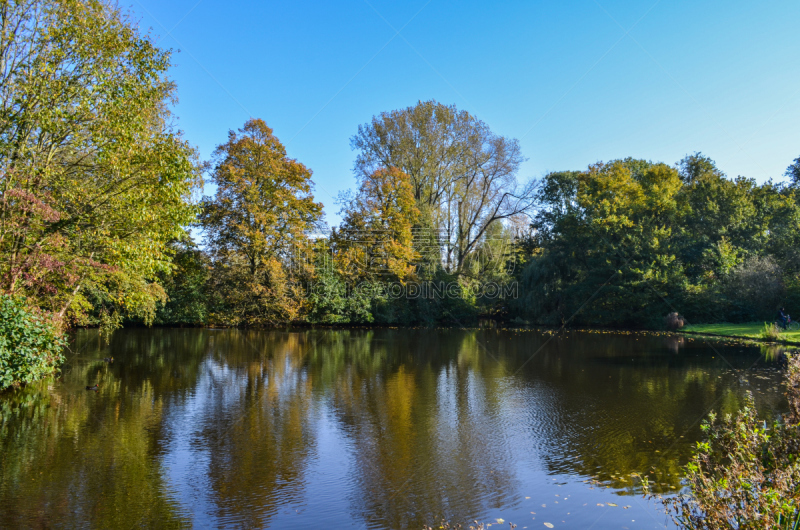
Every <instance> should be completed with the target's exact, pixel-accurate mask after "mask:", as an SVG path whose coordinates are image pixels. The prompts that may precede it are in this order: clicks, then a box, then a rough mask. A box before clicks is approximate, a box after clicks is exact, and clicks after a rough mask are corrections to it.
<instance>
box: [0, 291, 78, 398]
mask: <svg viewBox="0 0 800 530" xmlns="http://www.w3.org/2000/svg"><path fill="white" fill-rule="evenodd" d="M65 345H66V341H65V340H64V338H63V336H62V334H61V333H60V331H59V329H58V327H57V326H56V325H55V324H54V323H52V322H50V321H48V320H47V319H46V318H44V317H43V316H41V315H39V314H37V313H35V312H34V311H32V310H30V309H29V308H28V307H27V306H26V304H25V302H24V301H23V300H22V299H21V298H18V297H14V296H9V295H5V294H3V295H0V390H3V389H6V388H8V387H10V386H12V385H18V384H20V383H31V382H33V381H36V380H38V379H41V378H42V377H45V376H47V375H50V374H52V373H54V372H55V371H56V370H58V367H59V365H60V364H61V363H62V362H63V361H64V356H63V354H62V350H63V348H64V346H65Z"/></svg>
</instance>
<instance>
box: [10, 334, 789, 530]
mask: <svg viewBox="0 0 800 530" xmlns="http://www.w3.org/2000/svg"><path fill="white" fill-rule="evenodd" d="M72 349H73V352H72V353H71V354H70V356H69V361H68V363H67V366H66V367H65V370H64V374H63V376H62V377H61V378H59V379H58V380H50V381H46V382H42V383H41V384H36V385H31V386H29V387H27V388H25V389H20V390H14V391H10V392H6V393H4V394H0V413H1V414H2V420H1V421H0V455H1V456H0V526H2V527H9V528H14V527H26V528H45V527H47V528H50V527H64V528H72V527H93V528H154V527H161V528H170V527H175V528H182V527H197V528H267V527H271V528H317V527H326V528H350V527H353V528H364V527H369V528H421V527H422V525H423V524H425V523H433V522H435V521H438V520H440V519H441V518H442V517H445V518H447V519H450V520H453V521H459V522H463V521H472V520H474V519H478V520H481V521H486V522H491V523H494V527H495V528H508V526H507V522H514V523H516V524H517V525H518V528H520V529H521V528H526V527H527V528H545V526H544V525H543V523H544V522H549V523H551V524H552V525H553V526H554V528H564V529H567V528H576V529H582V528H589V527H591V528H594V529H605V528H615V529H616V528H621V529H624V528H628V529H633V528H664V527H665V525H668V520H667V517H666V516H665V514H664V513H663V511H662V510H660V509H659V507H658V506H656V505H655V504H654V503H652V502H650V501H648V500H646V499H643V498H642V496H641V489H640V481H639V479H638V476H639V475H647V476H648V477H649V479H650V482H651V483H653V484H654V485H655V488H656V490H657V491H660V492H664V493H669V492H674V491H675V490H676V489H677V488H679V487H680V466H682V465H683V464H685V463H686V460H687V458H688V456H689V454H690V451H691V447H692V445H693V444H694V442H695V441H696V440H697V439H699V437H700V421H701V420H702V419H703V417H704V416H705V415H706V414H707V413H708V412H709V411H711V410H716V411H721V412H732V411H735V410H737V409H738V408H739V407H740V406H741V404H742V401H743V397H744V393H745V391H747V390H751V391H752V392H753V393H754V394H755V396H756V399H757V404H758V406H759V409H760V410H761V411H762V413H763V414H765V415H771V414H774V413H776V412H779V411H780V410H782V408H783V407H784V403H783V399H782V397H781V390H780V388H779V382H780V380H781V378H780V372H779V363H778V362H776V361H770V360H767V358H765V357H764V356H763V355H762V352H760V351H759V349H758V348H756V347H753V346H742V345H739V344H735V343H728V342H725V341H716V342H705V341H703V340H691V339H685V338H682V337H675V336H669V335H645V334H615V333H596V332H595V333H592V332H570V333H563V334H548V333H542V332H538V331H511V330H408V329H397V330H392V329H389V330H295V331H241V330H209V329H204V330H200V329H130V330H123V331H120V332H117V333H116V334H115V335H114V336H113V338H112V340H111V342H110V344H106V343H104V342H103V341H102V340H100V338H99V337H98V336H97V334H96V332H94V331H81V332H79V333H78V334H77V336H76V337H75V340H74V342H73V344H72ZM110 356H113V357H114V362H113V363H106V362H104V361H103V358H104V357H110ZM95 383H98V384H99V385H100V390H99V391H97V392H93V391H87V390H85V387H86V386H87V385H93V384H95ZM609 503H612V504H611V505H610V504H609ZM614 504H616V506H613V505H614ZM497 519H503V520H505V521H506V523H502V524H500V523H497V522H496V521H497Z"/></svg>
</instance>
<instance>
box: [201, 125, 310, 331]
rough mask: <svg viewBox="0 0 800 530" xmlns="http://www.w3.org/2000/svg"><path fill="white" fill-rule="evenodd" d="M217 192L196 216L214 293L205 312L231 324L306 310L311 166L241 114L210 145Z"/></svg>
mask: <svg viewBox="0 0 800 530" xmlns="http://www.w3.org/2000/svg"><path fill="white" fill-rule="evenodd" d="M214 157H215V159H216V164H215V167H214V170H213V173H212V177H211V180H212V182H213V183H214V184H216V186H217V192H216V195H215V196H214V197H213V198H211V197H205V198H204V199H203V204H202V206H203V208H202V213H201V215H200V223H201V224H202V227H203V229H204V230H205V234H206V238H207V242H208V247H209V250H210V254H211V259H212V263H213V273H212V276H211V289H212V290H213V292H215V293H216V295H217V296H218V298H219V302H220V304H219V305H218V306H217V307H216V311H215V313H214V314H213V315H212V316H211V319H212V320H213V321H215V322H219V323H224V324H231V325H238V324H251V325H253V324H276V323H280V322H292V321H295V320H297V319H299V318H300V316H301V315H302V314H303V313H304V311H305V309H306V308H305V307H304V306H305V299H304V296H303V286H302V285H301V284H302V282H307V281H308V280H309V278H310V276H311V274H312V266H311V265H312V264H311V263H310V262H308V261H305V260H304V257H305V256H306V253H307V251H308V249H309V247H310V242H309V239H308V236H307V232H308V231H310V230H311V229H313V228H316V227H317V226H318V225H319V221H320V218H321V216H322V205H321V204H320V203H316V202H314V197H313V195H312V186H313V183H312V181H311V171H310V170H309V169H308V168H306V167H305V166H304V165H303V164H300V163H299V162H297V161H296V160H293V159H290V158H288V157H287V155H286V150H285V148H284V147H283V145H282V144H281V143H280V141H279V140H278V138H277V137H275V136H274V135H273V134H272V129H270V128H269V127H268V126H267V124H266V123H264V121H262V120H258V119H251V120H249V121H247V122H246V123H245V125H244V127H243V128H241V129H239V131H238V132H235V131H230V132H229V133H228V141H227V143H225V144H222V145H220V146H218V147H217V149H216V151H215V152H214Z"/></svg>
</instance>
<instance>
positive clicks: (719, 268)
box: [0, 0, 800, 358]
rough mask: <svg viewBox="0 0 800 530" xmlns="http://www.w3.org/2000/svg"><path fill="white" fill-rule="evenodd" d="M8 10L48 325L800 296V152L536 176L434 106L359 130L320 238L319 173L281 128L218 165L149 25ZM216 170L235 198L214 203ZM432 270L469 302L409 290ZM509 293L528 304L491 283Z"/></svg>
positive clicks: (320, 318)
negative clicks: (749, 174)
mask: <svg viewBox="0 0 800 530" xmlns="http://www.w3.org/2000/svg"><path fill="white" fill-rule="evenodd" d="M0 19H1V20H2V27H3V28H5V29H4V30H3V31H2V32H0V64H2V68H0V175H2V177H1V178H2V182H0V257H1V258H2V259H0V296H2V297H4V298H13V299H14V300H15V302H14V304H17V305H19V304H22V305H21V306H20V307H21V308H23V309H25V310H22V309H20V310H19V311H17V310H16V309H15V310H14V311H15V313H14V314H19V315H23V314H24V315H31V314H33V315H35V316H34V317H33V318H34V319H38V320H37V321H38V322H39V324H42V325H45V327H47V326H48V325H49V326H51V327H52V328H53V329H56V330H60V331H61V332H63V331H64V330H65V329H68V328H70V327H74V326H99V327H101V328H102V329H103V330H104V332H110V331H112V330H113V329H115V328H118V327H120V326H121V325H123V323H125V322H140V323H144V324H147V325H149V324H152V323H158V324H165V325H170V324H179V325H186V324H191V325H207V324H220V325H230V326H265V325H275V324H285V323H298V322H309V323H324V324H347V323H353V324H363V323H376V324H377V323H381V324H405V325H440V324H455V325H462V326H463V325H469V324H471V323H474V322H475V321H476V320H477V319H478V318H480V317H491V318H498V319H505V320H515V321H517V322H528V323H532V324H543V325H594V326H626V327H630V326H636V327H657V326H660V325H661V322H660V321H661V319H662V318H663V316H664V315H665V314H667V313H669V312H673V311H677V312H680V313H682V314H683V315H684V316H685V317H686V318H687V319H689V320H690V321H694V322H699V321H703V322H709V321H717V320H733V321H742V320H753V319H761V318H772V314H773V313H774V311H775V310H776V309H777V307H778V306H779V305H780V304H785V305H787V306H789V307H794V306H797V305H798V304H800V295H799V294H798V291H799V289H800V287H798V273H799V272H800V271H799V270H798V265H797V262H798V260H797V258H798V251H797V248H798V243H800V241H798V235H797V234H798V233H799V231H798V228H800V213H799V211H798V205H797V193H798V189H800V158H798V159H796V160H795V161H794V163H793V164H792V165H791V166H789V168H788V169H787V172H786V176H788V177H789V178H790V180H789V182H788V183H786V184H778V183H774V182H772V181H770V182H767V183H763V184H758V183H756V182H755V181H754V180H752V179H747V178H744V177H737V178H735V179H729V178H727V177H726V176H725V175H724V174H723V173H722V172H721V171H720V170H719V169H718V168H717V167H716V166H715V164H714V162H713V161H712V160H711V159H709V158H707V157H705V156H703V155H702V154H700V153H695V154H693V155H689V156H687V157H686V158H684V159H683V160H682V161H680V162H679V163H678V164H676V165H675V166H670V165H667V164H664V163H654V162H650V161H645V160H636V159H632V158H627V159H623V160H613V161H609V162H606V163H602V162H599V163H597V164H593V165H591V166H589V167H588V168H587V169H586V170H584V171H559V172H553V173H550V174H548V175H546V176H545V177H543V178H542V179H540V180H530V181H527V182H520V181H519V179H518V173H519V168H520V164H521V163H522V162H523V161H524V158H523V155H522V153H521V150H520V146H519V142H518V141H517V140H516V139H513V138H507V137H504V136H501V135H498V134H496V133H494V132H493V131H492V130H491V129H490V128H489V126H488V125H487V124H485V123H484V122H482V121H481V120H479V119H478V118H476V117H475V116H473V115H471V114H470V113H468V112H466V111H464V110H459V109H457V108H456V107H455V106H454V105H444V104H441V103H438V102H436V101H420V102H418V103H417V104H416V105H413V106H410V107H407V108H403V109H398V110H393V111H388V112H383V113H381V114H379V115H377V116H374V117H373V118H372V120H371V121H370V122H368V123H365V124H363V125H361V126H359V127H358V130H357V131H356V133H355V134H354V136H353V137H352V138H351V147H352V149H353V150H354V151H355V152H356V157H355V164H354V172H355V175H356V178H357V182H358V186H357V189H356V190H353V191H351V192H348V193H344V194H342V195H340V197H339V200H338V202H339V204H340V206H341V212H340V214H341V217H342V222H341V224H340V226H338V227H334V228H333V229H332V230H331V231H330V233H329V234H328V235H327V236H325V237H312V236H311V235H310V233H311V232H314V231H317V232H318V231H319V230H320V229H321V228H323V227H324V226H325V224H324V214H323V210H322V204H321V203H319V202H317V201H315V199H314V195H313V181H312V172H311V170H310V169H309V168H307V167H306V166H304V165H303V164H302V163H300V162H299V161H297V160H294V159H292V158H290V157H289V155H288V154H287V153H286V149H285V148H284V146H283V144H282V143H281V142H280V141H279V139H278V138H277V137H276V136H275V135H274V133H273V131H272V129H270V128H269V127H268V126H267V124H266V123H265V122H264V121H263V120H259V119H250V120H248V121H247V122H246V123H245V124H244V126H243V127H242V128H241V129H239V130H237V131H230V132H229V133H228V138H227V141H225V142H224V143H222V144H220V145H219V147H218V148H217V149H216V150H215V152H214V153H213V156H212V160H211V161H210V162H205V163H204V162H201V161H200V160H199V157H198V155H197V152H196V150H195V149H194V148H193V147H192V146H191V145H190V144H189V143H188V142H187V141H186V140H185V139H184V137H183V133H182V132H181V131H180V130H179V129H177V127H176V126H175V119H174V116H173V115H172V113H171V110H170V108H171V105H172V103H173V102H174V101H175V99H176V97H177V92H176V87H175V84H174V83H173V82H172V81H171V80H170V79H169V78H168V76H167V72H168V69H169V67H170V66H171V64H172V63H171V53H172V51H171V50H163V49H160V48H158V47H157V46H156V45H155V43H154V40H153V39H152V38H151V37H150V36H149V35H144V34H141V33H140V32H139V30H138V29H137V27H136V24H135V23H134V22H133V21H132V20H131V19H130V17H129V15H126V14H124V13H122V12H121V11H120V10H119V9H118V8H117V7H115V6H113V5H111V4H110V3H108V2H105V1H103V0H63V1H54V0H20V1H16V2H0ZM206 171H207V172H208V177H209V179H210V180H211V182H213V183H214V184H215V185H216V188H217V191H216V193H215V195H214V196H213V197H203V198H202V200H200V201H199V202H197V201H194V200H193V199H192V197H193V195H195V194H196V193H197V192H198V191H199V190H200V189H201V188H202V184H203V173H204V172H206ZM190 227H201V228H202V230H203V233H204V235H205V241H204V245H203V247H202V248H200V247H198V246H197V245H196V244H195V243H194V242H193V241H192V240H191V238H190V237H189V228H190ZM426 282H427V283H432V284H435V285H437V286H438V285H443V284H446V285H447V296H444V297H418V298H413V297H396V296H390V294H391V293H388V292H387V286H391V285H400V286H406V285H410V284H420V283H426ZM487 284H496V285H509V284H514V285H518V286H519V289H518V290H516V291H513V292H515V293H516V294H517V295H518V296H517V297H516V298H514V297H502V296H501V297H480V296H477V295H476V294H475V293H479V292H481V289H480V287H481V286H483V285H487ZM354 286H358V289H353V287H354ZM502 292H504V291H502ZM17 305H15V306H14V307H17ZM9 307H11V306H9ZM25 318H29V317H25ZM20 319H22V320H24V319H23V317H20ZM22 320H20V322H17V323H16V324H15V325H19V326H22V327H24V325H25V324H24V322H22ZM37 325H38V324H37ZM10 329H11V328H8V329H7V330H6V331H4V332H3V333H5V334H9V333H12V332H11V331H8V330H10ZM14 329H17V328H14ZM20 329H22V328H20ZM43 329H44V328H43ZM51 331H52V330H51ZM14 333H16V332H14ZM9 336H10V335H9ZM18 346H19V345H16V346H13V345H12V346H7V347H5V346H4V348H5V349H4V350H3V352H4V353H2V354H0V357H2V358H6V357H9V356H12V355H13V351H14V349H15V348H17V349H18ZM8 352H11V353H8ZM9 358H10V357H9Z"/></svg>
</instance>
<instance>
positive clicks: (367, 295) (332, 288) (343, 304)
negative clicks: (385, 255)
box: [308, 241, 381, 324]
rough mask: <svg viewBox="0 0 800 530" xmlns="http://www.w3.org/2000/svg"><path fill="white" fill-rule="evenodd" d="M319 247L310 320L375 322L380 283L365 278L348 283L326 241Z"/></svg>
mask: <svg viewBox="0 0 800 530" xmlns="http://www.w3.org/2000/svg"><path fill="white" fill-rule="evenodd" d="M318 247H319V248H317V250H316V263H315V276H314V280H313V282H312V284H311V286H310V288H309V296H308V302H309V306H310V312H309V315H308V320H309V321H310V322H312V323H317V324H368V323H371V322H373V321H374V316H373V314H372V308H373V304H374V303H375V302H376V301H377V299H378V298H380V294H381V293H380V292H379V291H380V290H379V286H378V285H376V284H374V283H372V282H366V281H362V282H359V283H358V284H355V285H354V284H352V283H350V284H348V282H347V277H346V276H344V275H343V274H342V272H341V270H340V269H339V268H337V267H335V266H334V264H333V261H332V260H331V259H330V251H329V247H328V245H327V243H326V242H324V241H323V242H321V244H319V245H318Z"/></svg>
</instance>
